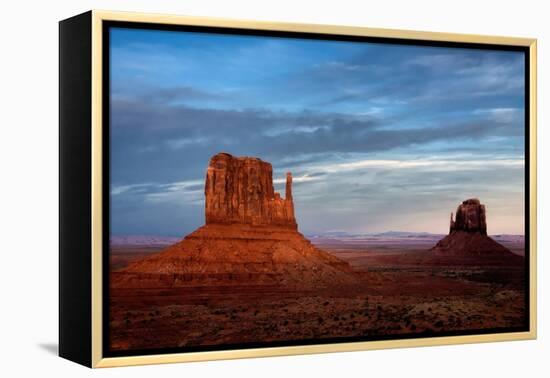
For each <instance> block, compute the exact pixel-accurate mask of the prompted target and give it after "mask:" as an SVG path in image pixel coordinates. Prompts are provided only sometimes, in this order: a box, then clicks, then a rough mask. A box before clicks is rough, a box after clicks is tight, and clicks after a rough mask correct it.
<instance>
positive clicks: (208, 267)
mask: <svg viewBox="0 0 550 378" xmlns="http://www.w3.org/2000/svg"><path fill="white" fill-rule="evenodd" d="M272 175H273V173H272V167H271V164H269V163H267V162H264V161H262V160H260V159H257V158H250V157H233V156H231V155H229V154H227V153H220V154H217V155H215V156H214V157H212V159H211V160H210V164H209V166H208V169H207V171H206V182H205V215H206V224H205V225H204V226H202V227H200V228H198V229H197V230H195V231H194V232H192V233H191V234H189V235H187V236H186V237H185V238H184V239H183V240H182V241H180V242H178V243H176V244H174V245H172V246H170V247H168V248H166V249H165V250H164V251H162V252H160V253H158V254H156V255H153V256H150V257H146V258H144V259H142V260H139V261H137V262H135V263H132V264H131V265H129V266H128V267H127V268H125V269H122V270H121V271H117V272H114V273H113V275H112V278H113V279H112V287H159V286H165V287H170V286H182V285H220V284H222V285H247V284H252V285H278V286H280V285H289V286H295V287H307V288H318V287H329V286H334V285H346V284H355V283H357V278H356V276H355V274H354V272H353V270H352V269H351V267H350V266H349V264H348V263H346V262H345V261H343V260H340V259H339V258H337V257H335V256H333V255H331V254H329V253H327V252H324V251H322V250H319V249H317V248H316V247H314V246H313V245H312V244H311V243H310V241H309V240H307V239H306V238H305V237H304V236H303V235H302V234H301V233H299V232H298V230H297V224H296V219H295V217H294V203H293V198H292V175H291V174H290V173H287V177H286V193H285V198H284V199H283V198H281V196H280V195H279V193H276V192H275V191H274V189H273V177H272Z"/></svg>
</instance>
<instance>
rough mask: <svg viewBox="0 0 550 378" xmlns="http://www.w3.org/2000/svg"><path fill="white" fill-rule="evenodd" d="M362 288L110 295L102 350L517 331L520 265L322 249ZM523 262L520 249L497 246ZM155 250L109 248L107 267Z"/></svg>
mask: <svg viewBox="0 0 550 378" xmlns="http://www.w3.org/2000/svg"><path fill="white" fill-rule="evenodd" d="M316 244H317V246H318V247H319V248H321V249H324V250H325V251H329V252H331V253H333V254H334V255H336V256H338V257H340V258H342V259H344V260H346V261H348V262H349V263H350V264H351V265H352V266H353V267H354V269H355V270H356V271H357V275H359V276H360V277H361V284H360V285H355V286H353V287H338V288H332V289H319V290H314V291H301V290H298V289H296V288H292V287H285V288H281V287H269V286H248V285H240V286H237V285H226V286H205V287H184V288H172V289H111V290H110V304H109V306H110V308H109V343H110V346H111V351H113V352H117V351H119V352H120V351H132V350H134V351H136V350H140V349H154V348H173V347H194V348H197V347H212V346H216V345H231V344H235V345H237V344H238V345H241V344H247V343H251V344H253V343H258V342H268V343H269V342H283V343H284V342H292V341H293V340H294V341H295V340H302V341H303V340H306V341H307V340H314V339H316V340H321V341H322V340H323V339H326V340H331V339H337V338H342V337H362V338H369V339H376V338H380V337H384V336H388V335H418V336H431V335H437V334H442V333H449V332H450V333H453V332H458V333H460V332H472V331H482V330H491V329H497V330H504V329H509V330H514V329H521V328H522V327H524V326H525V324H526V323H525V322H526V312H525V308H526V306H525V297H524V288H525V277H524V265H523V264H517V265H511V266H510V265H508V266H507V265H503V264H500V263H499V262H498V261H485V262H482V263H479V261H478V262H476V261H475V260H472V261H465V260H464V258H454V259H441V258H436V257H428V255H429V253H428V249H429V248H430V247H431V245H430V244H422V243H402V242H384V243H378V244H372V243H369V244H368V245H364V244H361V243H341V242H339V243H331V242H324V241H322V240H320V241H316ZM506 246H507V247H508V248H510V249H511V250H512V251H514V253H516V254H519V255H523V244H522V243H510V244H507V245H506ZM158 251H159V247H151V248H125V247H117V248H112V249H111V259H110V264H111V269H112V270H116V269H119V268H122V267H124V266H126V265H127V264H128V263H129V262H131V261H134V260H136V259H139V258H142V257H144V256H147V255H150V254H151V253H157V252H158Z"/></svg>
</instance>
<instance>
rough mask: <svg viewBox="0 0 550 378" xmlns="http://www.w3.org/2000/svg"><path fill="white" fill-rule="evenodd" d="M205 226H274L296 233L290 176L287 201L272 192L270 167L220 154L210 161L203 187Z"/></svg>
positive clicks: (258, 160) (258, 162) (255, 161)
mask: <svg viewBox="0 0 550 378" xmlns="http://www.w3.org/2000/svg"><path fill="white" fill-rule="evenodd" d="M204 192H205V203H206V206H205V212H206V224H235V223H236V224H250V225H273V226H281V227H288V228H292V229H296V228H297V225H296V219H295V218H294V203H293V201H292V175H291V173H290V172H289V173H287V179H286V197H285V198H284V199H283V198H281V195H280V194H279V193H277V192H275V191H274V189H273V169H272V167H271V164H269V163H267V162H264V161H262V160H260V159H258V158H251V157H233V156H231V155H230V154H227V153H219V154H217V155H215V156H214V157H212V159H210V164H209V166H208V169H207V172H206V185H205V190H204Z"/></svg>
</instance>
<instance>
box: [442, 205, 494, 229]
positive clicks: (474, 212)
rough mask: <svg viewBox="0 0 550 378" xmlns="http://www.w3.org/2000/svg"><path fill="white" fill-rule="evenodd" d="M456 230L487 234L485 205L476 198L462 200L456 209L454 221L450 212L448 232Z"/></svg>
mask: <svg viewBox="0 0 550 378" xmlns="http://www.w3.org/2000/svg"><path fill="white" fill-rule="evenodd" d="M456 231H465V232H477V233H480V234H481V235H487V221H486V216H485V205H482V204H481V203H480V202H479V200H478V199H477V198H471V199H467V200H466V201H463V202H462V203H461V204H460V205H459V206H458V208H457V209H456V219H455V220H454V221H453V213H451V226H450V233H453V232H456Z"/></svg>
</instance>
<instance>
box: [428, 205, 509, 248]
mask: <svg viewBox="0 0 550 378" xmlns="http://www.w3.org/2000/svg"><path fill="white" fill-rule="evenodd" d="M432 251H433V252H435V254H436V255H438V256H494V257H496V256H504V257H506V256H508V257H512V256H513V257H519V256H517V255H515V254H514V253H512V252H511V251H510V250H509V249H508V248H506V247H505V246H503V245H502V244H500V243H497V242H496V241H494V240H493V239H491V238H490V237H489V236H487V212H486V209H485V205H483V204H481V202H480V201H479V199H477V198H470V199H467V200H465V201H463V202H462V203H461V204H460V205H459V206H458V208H457V209H456V216H455V219H454V220H453V213H451V222H450V227H449V235H447V236H445V237H444V238H443V239H441V240H440V241H439V242H438V243H437V244H436V245H435V246H434V247H433V248H432Z"/></svg>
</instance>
